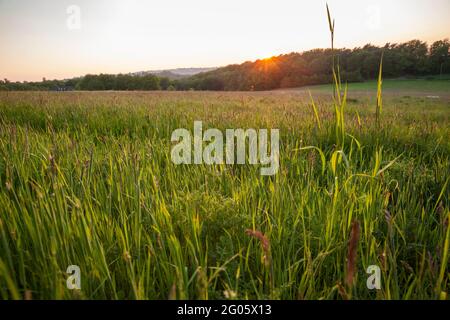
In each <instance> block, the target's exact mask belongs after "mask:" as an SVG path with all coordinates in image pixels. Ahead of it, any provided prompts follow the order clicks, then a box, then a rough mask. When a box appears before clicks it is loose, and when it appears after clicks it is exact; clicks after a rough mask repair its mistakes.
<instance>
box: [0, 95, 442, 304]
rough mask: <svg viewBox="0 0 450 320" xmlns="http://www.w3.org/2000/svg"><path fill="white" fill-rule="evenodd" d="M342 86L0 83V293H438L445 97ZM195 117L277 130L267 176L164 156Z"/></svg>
mask: <svg viewBox="0 0 450 320" xmlns="http://www.w3.org/2000/svg"><path fill="white" fill-rule="evenodd" d="M448 89H449V88H448V87H447V90H448ZM313 96H314V94H313ZM350 96H351V97H352V98H351V99H350V98H349V99H348V101H347V102H346V103H345V101H342V103H344V104H345V105H344V106H342V109H339V108H335V105H336V103H333V101H332V97H331V95H330V94H329V93H328V94H318V95H317V96H314V99H315V100H314V106H313V104H312V102H311V100H310V97H309V95H308V94H306V93H305V92H284V93H281V92H276V91H275V92H260V93H256V92H254V93H252V92H249V93H233V92H229V93H224V92H151V93H145V92H64V93H56V92H55V93H49V92H23V93H18V92H2V93H0V124H1V125H0V298H1V299H448V292H449V285H450V276H449V272H450V269H449V263H448V259H449V258H448V254H449V242H450V227H449V207H450V202H449V192H448V188H449V186H448V185H449V172H450V139H449V137H450V127H449V116H450V112H449V110H450V109H449V108H450V103H449V101H448V99H444V98H439V99H428V98H426V97H415V96H410V95H408V94H401V93H400V94H395V95H390V94H386V95H385V96H384V97H383V110H382V112H380V113H378V112H376V103H375V102H374V101H373V99H369V98H367V96H366V95H357V94H353V95H352V92H351V91H350V92H349V97H350ZM344 107H345V108H344ZM341 111H342V112H341ZM338 115H339V116H342V119H340V120H339V121H337V120H336V117H338ZM195 120H201V121H203V126H204V127H205V128H208V127H211V128H218V129H220V130H225V129H226V128H244V129H245V128H256V129H258V128H267V129H270V128H278V129H280V144H281V145H280V170H279V172H278V174H277V175H275V176H261V175H260V173H259V167H258V166H255V165H248V164H246V165H216V166H210V165H209V166H208V165H175V164H173V163H172V161H171V158H170V151H171V146H172V144H171V141H170V137H171V133H172V132H173V130H175V129H178V128H187V129H189V130H191V129H192V126H193V123H194V121H195ZM69 265H78V266H79V267H80V270H81V290H68V289H67V287H66V279H67V277H68V275H67V273H66V269H67V267H68V266H69ZM370 265H376V266H379V267H380V269H381V289H380V290H369V289H368V288H367V286H366V280H367V277H368V275H367V274H366V269H367V268H368V266H370Z"/></svg>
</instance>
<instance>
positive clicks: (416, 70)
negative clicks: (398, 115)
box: [0, 39, 450, 91]
mask: <svg viewBox="0 0 450 320" xmlns="http://www.w3.org/2000/svg"><path fill="white" fill-rule="evenodd" d="M449 51H450V42H449V40H448V39H445V40H440V41H436V42H434V43H433V44H432V45H430V46H428V45H427V43H426V42H423V41H420V40H412V41H409V42H405V43H400V44H391V43H387V44H386V45H384V46H381V47H378V46H374V45H370V44H367V45H365V46H364V47H358V48H354V49H334V50H331V49H314V50H310V51H306V52H302V53H290V54H283V55H279V56H276V57H272V58H269V59H262V60H256V61H254V62H244V63H242V64H235V65H228V66H226V67H222V68H218V69H216V70H213V71H209V72H204V73H200V74H197V75H194V76H191V77H187V78H183V79H177V80H171V79H169V78H165V77H157V76H155V75H151V74H146V75H124V74H119V75H111V74H100V75H86V76H84V77H81V78H73V79H69V80H46V79H43V81H41V82H10V81H8V80H7V79H4V80H0V90H62V91H64V90H219V91H221V90H238V91H240V90H242V91H249V90H271V89H278V88H292V87H300V86H305V85H315V84H326V83H330V82H331V81H332V75H331V70H332V61H333V57H335V59H336V61H339V66H340V73H341V78H342V80H343V81H347V82H360V81H365V80H371V79H375V78H376V77H377V73H378V68H379V63H380V59H381V57H382V56H383V76H384V77H385V78H398V77H423V76H430V75H439V74H440V75H442V74H449V73H450V53H449Z"/></svg>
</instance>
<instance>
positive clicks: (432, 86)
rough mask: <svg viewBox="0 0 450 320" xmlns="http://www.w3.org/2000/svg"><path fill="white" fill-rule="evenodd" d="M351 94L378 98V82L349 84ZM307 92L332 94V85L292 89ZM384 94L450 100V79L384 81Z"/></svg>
mask: <svg viewBox="0 0 450 320" xmlns="http://www.w3.org/2000/svg"><path fill="white" fill-rule="evenodd" d="M348 89H349V92H350V93H351V94H353V95H365V96H372V97H375V96H376V91H377V82H376V81H366V82H357V83H349V84H348ZM290 90H291V91H292V90H294V91H295V90H299V91H307V90H310V91H311V92H314V93H318V94H320V93H330V92H332V90H333V89H332V85H331V84H330V85H318V86H309V87H306V88H299V89H290ZM383 94H384V95H394V96H409V95H411V96H415V97H423V98H427V97H428V98H434V99H441V100H443V99H444V100H447V101H448V100H450V79H445V80H439V79H433V80H428V79H415V80H405V79H398V80H394V79H385V80H384V81H383Z"/></svg>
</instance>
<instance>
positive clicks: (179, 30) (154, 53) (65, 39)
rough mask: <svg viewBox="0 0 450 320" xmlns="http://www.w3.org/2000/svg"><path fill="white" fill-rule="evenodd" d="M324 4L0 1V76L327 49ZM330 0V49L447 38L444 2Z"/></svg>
mask: <svg viewBox="0 0 450 320" xmlns="http://www.w3.org/2000/svg"><path fill="white" fill-rule="evenodd" d="M325 3H326V1H322V0H276V1H274V0H251V1H250V0H223V1H217V0H189V1H188V0H147V1H144V0H0V79H3V78H8V79H9V80H12V81H23V80H28V81H35V80H41V79H42V77H46V78H47V79H63V78H70V77H74V76H81V75H85V74H87V73H128V72H135V71H143V70H153V69H169V68H178V67H211V66H223V65H227V64H231V63H242V62H244V61H248V60H256V59H258V58H266V57H270V56H274V55H279V54H282V53H289V52H292V51H304V50H309V49H313V48H326V47H329V46H330V40H329V32H328V22H327V17H326V9H325ZM328 4H329V6H330V9H331V12H332V15H333V16H334V18H335V19H336V35H335V38H336V41H335V42H336V47H348V48H353V47H356V46H362V45H364V44H366V43H372V44H377V45H383V44H385V43H386V42H402V41H408V40H412V39H420V40H423V41H427V42H429V43H431V42H433V41H435V40H441V39H444V38H449V37H450V0H368V1H366V0H328ZM73 5H75V6H77V8H79V12H80V14H79V15H77V9H76V8H75V10H73V9H72V7H71V6H73ZM68 10H69V12H68ZM78 22H79V24H78Z"/></svg>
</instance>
